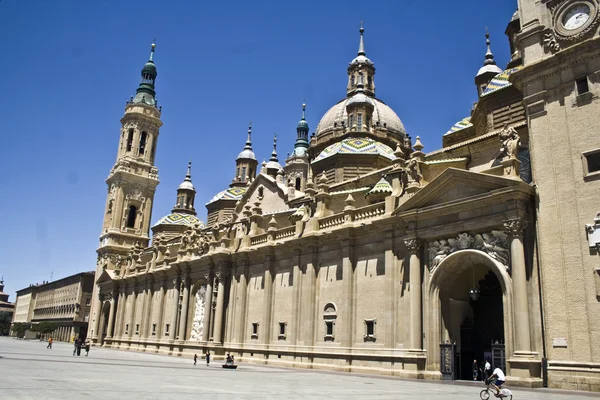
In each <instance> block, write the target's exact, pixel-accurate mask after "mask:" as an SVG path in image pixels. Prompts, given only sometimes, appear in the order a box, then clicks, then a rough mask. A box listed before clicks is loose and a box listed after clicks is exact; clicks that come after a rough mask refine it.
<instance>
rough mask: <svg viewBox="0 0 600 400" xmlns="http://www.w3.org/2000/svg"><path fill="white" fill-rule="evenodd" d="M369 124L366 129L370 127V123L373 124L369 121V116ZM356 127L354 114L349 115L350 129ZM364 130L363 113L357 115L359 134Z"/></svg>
mask: <svg viewBox="0 0 600 400" xmlns="http://www.w3.org/2000/svg"><path fill="white" fill-rule="evenodd" d="M366 121H367V124H366V127H367V128H368V127H369V123H370V122H371V121H370V120H369V116H367V119H366ZM353 126H354V114H350V115H348V127H349V128H352V127H353ZM362 130H363V115H362V113H357V114H356V131H357V132H361V131H362Z"/></svg>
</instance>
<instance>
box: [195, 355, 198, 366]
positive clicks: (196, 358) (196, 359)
mask: <svg viewBox="0 0 600 400" xmlns="http://www.w3.org/2000/svg"><path fill="white" fill-rule="evenodd" d="M196 361H198V354H194V365H196Z"/></svg>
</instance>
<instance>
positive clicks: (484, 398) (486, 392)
mask: <svg viewBox="0 0 600 400" xmlns="http://www.w3.org/2000/svg"><path fill="white" fill-rule="evenodd" d="M485 384H486V388H485V389H483V390H482V391H481V393H479V397H481V400H488V399H489V398H490V394H493V395H494V397H496V398H498V399H507V400H512V392H511V391H510V390H508V389H506V388H504V389H500V393H499V394H496V391H495V390H494V389H491V388H490V384H491V382H487V381H486V382H485Z"/></svg>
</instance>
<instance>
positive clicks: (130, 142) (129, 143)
mask: <svg viewBox="0 0 600 400" xmlns="http://www.w3.org/2000/svg"><path fill="white" fill-rule="evenodd" d="M132 145H133V129H129V133H127V151H131V146H132Z"/></svg>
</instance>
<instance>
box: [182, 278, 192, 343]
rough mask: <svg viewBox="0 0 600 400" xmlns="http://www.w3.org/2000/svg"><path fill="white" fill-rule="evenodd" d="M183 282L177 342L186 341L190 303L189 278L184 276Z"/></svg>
mask: <svg viewBox="0 0 600 400" xmlns="http://www.w3.org/2000/svg"><path fill="white" fill-rule="evenodd" d="M182 281H183V298H182V301H181V317H180V318H179V340H186V339H187V337H186V336H187V319H188V305H189V303H190V277H189V275H187V274H186V276H184V277H183V278H182Z"/></svg>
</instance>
